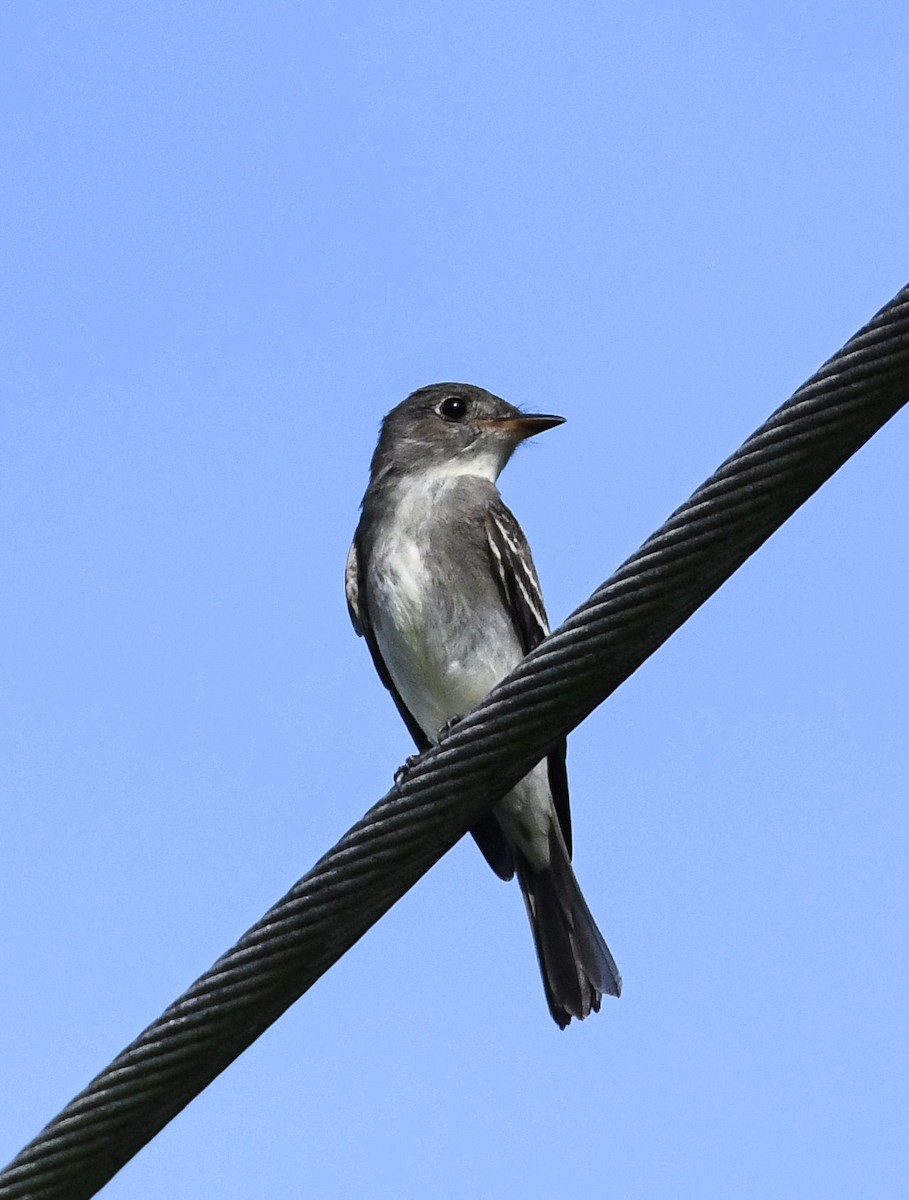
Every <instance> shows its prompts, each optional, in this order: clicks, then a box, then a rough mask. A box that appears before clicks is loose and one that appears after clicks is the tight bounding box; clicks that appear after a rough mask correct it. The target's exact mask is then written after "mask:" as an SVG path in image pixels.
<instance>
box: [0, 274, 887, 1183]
mask: <svg viewBox="0 0 909 1200" xmlns="http://www.w3.org/2000/svg"><path fill="white" fill-rule="evenodd" d="M907 399H909V286H907V287H906V288H904V289H903V290H902V291H901V292H900V293H899V294H898V295H897V296H896V297H895V298H894V300H893V301H892V302H891V303H890V304H888V305H887V306H886V307H885V308H884V309H882V310H881V311H880V312H879V313H878V314H877V316H876V317H874V318H873V319H872V320H871V321H870V322H869V324H868V325H867V326H866V327H865V328H864V329H862V330H861V331H860V332H859V333H857V334H856V335H855V337H853V338H852V339H851V340H850V341H849V342H848V343H847V344H846V346H845V347H844V348H843V349H842V350H841V351H840V352H839V353H838V354H837V355H835V356H834V357H833V358H832V359H830V361H829V362H827V363H826V364H825V365H824V366H823V367H821V369H820V370H819V371H818V372H817V374H816V375H814V376H813V377H812V378H811V379H810V380H809V381H808V382H807V383H806V384H805V385H804V386H803V387H801V388H800V389H799V390H798V391H797V392H796V393H795V395H794V396H793V397H792V399H791V400H789V401H788V402H787V403H786V404H784V405H783V406H782V407H781V408H779V409H778V410H777V411H776V412H775V413H774V414H773V415H772V416H771V417H770V418H769V420H768V421H767V422H766V423H765V424H764V425H762V426H761V428H760V429H758V430H757V432H756V433H754V434H753V435H752V436H751V437H750V438H749V439H748V440H747V441H746V442H745V443H744V445H743V446H741V448H740V449H739V450H738V451H737V452H736V453H735V454H734V455H732V457H730V458H728V459H727V460H726V461H725V462H724V463H723V464H722V466H720V468H719V469H718V470H717V471H716V472H715V473H714V474H713V475H712V476H711V477H710V479H708V480H707V481H706V483H704V484H703V485H702V486H701V487H700V488H698V490H697V491H696V492H695V493H694V495H693V496H692V497H691V498H690V499H689V500H688V501H687V502H686V503H685V504H683V505H682V507H681V508H679V509H677V510H676V512H675V513H673V514H672V516H671V517H670V518H669V520H668V521H666V523H665V524H664V525H663V526H662V527H661V528H660V529H658V530H657V531H656V533H654V534H653V535H652V536H651V537H650V538H649V539H648V540H647V541H646V542H645V543H644V545H643V546H642V547H641V549H640V550H638V552H637V553H636V554H634V555H632V557H631V558H629V559H628V560H627V561H626V562H625V563H624V564H623V565H622V566H621V567H620V568H619V569H618V571H616V573H615V574H614V575H613V576H612V578H611V579H609V580H608V581H607V582H606V583H604V584H603V585H602V587H600V588H598V589H597V591H596V592H594V594H593V595H592V596H591V597H590V599H589V600H588V601H587V602H586V603H585V604H583V605H582V606H581V607H580V608H579V609H577V610H576V611H575V612H574V613H573V614H572V615H571V616H570V617H569V618H568V620H567V621H566V622H565V623H564V624H563V625H562V626H561V627H560V628H559V629H557V630H556V631H555V632H554V633H553V634H551V635H550V637H548V638H547V639H546V640H545V641H544V642H542V643H541V644H540V646H539V647H537V649H536V650H535V651H534V652H533V653H532V654H530V655H529V656H528V657H527V658H526V659H525V660H524V661H523V662H522V663H521V664H520V666H519V667H518V668H517V669H516V670H515V671H514V672H513V673H512V674H511V675H510V676H509V677H508V678H507V679H506V680H504V681H503V682H502V683H501V684H500V685H499V686H498V687H497V688H496V689H495V690H494V691H493V692H492V693H491V694H490V695H489V696H488V697H487V699H486V700H485V701H484V702H483V704H481V705H480V706H479V707H478V708H476V709H474V710H473V712H472V713H470V714H468V715H467V716H466V717H465V718H464V719H463V720H462V721H461V722H459V724H458V725H457V726H456V727H455V728H454V729H453V730H452V732H451V733H450V734H449V735H448V736H447V737H446V738H445V740H444V741H443V743H442V745H441V746H440V747H438V748H437V749H435V750H433V751H431V752H430V753H428V754H426V755H425V756H424V758H422V759H421V760H420V762H419V763H417V764H416V766H415V767H413V768H412V770H411V771H410V772H409V773H408V774H407V776H406V778H405V779H404V781H403V782H402V784H401V786H400V787H396V788H395V789H393V790H392V791H391V792H389V793H388V794H387V795H386V796H385V797H384V798H383V799H382V800H381V801H380V802H379V803H378V804H377V805H375V806H374V807H373V808H371V809H370V810H369V812H368V813H366V815H365V816H364V817H363V819H362V820H361V821H359V822H358V823H357V824H356V825H354V826H353V828H352V829H350V830H349V832H348V833H347V834H345V836H344V837H343V838H342V839H341V841H340V842H339V843H338V844H337V845H336V846H335V847H334V848H333V849H332V850H330V851H329V852H328V853H327V854H326V855H325V856H324V857H323V858H321V859H320V860H319V862H318V863H316V865H315V866H314V867H313V868H312V870H311V871H310V872H309V873H308V874H307V875H305V876H304V877H303V878H302V879H301V880H300V881H299V883H297V884H296V886H295V887H294V888H292V889H291V891H290V892H288V894H287V895H286V896H285V897H284V898H283V899H282V900H280V901H279V902H278V903H277V904H276V905H275V906H274V907H273V908H272V909H270V910H269V911H268V912H267V913H266V914H265V916H264V917H263V918H262V920H261V921H259V922H258V924H256V925H255V926H253V928H252V929H250V930H249V932H248V933H247V934H246V935H245V936H244V937H243V938H242V939H241V940H240V941H239V942H238V943H237V945H236V946H234V947H233V948H232V949H231V950H229V951H228V952H227V953H226V954H224V955H223V956H222V957H221V958H220V959H219V960H218V961H217V962H216V963H215V964H214V966H213V967H212V968H211V970H209V971H207V972H206V973H205V974H204V975H203V976H201V978H200V979H198V980H197V981H196V982H195V983H194V984H193V985H192V987H191V988H190V989H189V990H188V991H187V992H186V993H184V995H183V996H181V997H180V998H179V999H178V1000H177V1001H175V1002H174V1004H172V1005H171V1006H170V1008H168V1009H167V1010H166V1012H165V1013H164V1014H163V1015H162V1016H161V1017H160V1018H159V1019H158V1020H157V1021H155V1022H154V1023H153V1024H152V1025H150V1026H149V1027H148V1029H146V1030H145V1032H144V1033H142V1034H141V1035H140V1036H139V1037H138V1038H137V1039H136V1041H134V1042H133V1043H132V1045H130V1046H128V1047H127V1048H126V1050H124V1051H123V1052H122V1053H121V1054H120V1055H118V1057H117V1058H116V1059H115V1060H114V1061H113V1062H112V1063H111V1064H110V1066H109V1067H107V1068H106V1069H105V1070H104V1071H102V1072H101V1074H100V1075H98V1076H97V1077H96V1078H95V1079H94V1080H93V1081H92V1082H91V1083H90V1084H89V1086H88V1087H87V1088H86V1089H85V1091H83V1092H82V1093H80V1095H78V1096H77V1097H76V1098H75V1099H74V1100H73V1101H72V1102H71V1103H70V1104H69V1105H67V1107H66V1108H65V1109H64V1110H63V1111H62V1112H61V1113H60V1114H59V1116H57V1117H56V1118H55V1119H54V1120H53V1121H51V1122H50V1124H49V1125H47V1126H46V1128H45V1129H44V1130H43V1131H42V1132H41V1133H40V1134H39V1135H38V1136H37V1137H36V1138H35V1140H34V1141H32V1142H31V1143H30V1144H29V1145H28V1146H26V1147H25V1149H24V1150H22V1152H21V1153H20V1154H19V1155H18V1157H17V1158H16V1159H15V1160H14V1161H13V1162H12V1163H11V1164H10V1165H9V1167H7V1169H6V1170H5V1171H4V1172H3V1173H2V1174H0V1200H13V1198H14V1197H16V1198H25V1197H28V1198H29V1200H51V1198H55V1200H64V1198H65V1200H79V1198H81V1197H87V1196H91V1195H94V1193H95V1192H96V1191H97V1190H98V1189H99V1188H100V1187H102V1186H103V1185H104V1184H105V1183H106V1182H107V1181H108V1180H109V1179H110V1178H111V1177H112V1176H113V1175H114V1174H115V1173H116V1172H117V1171H118V1170H119V1169H120V1167H122V1166H123V1165H124V1164H125V1163H126V1162H127V1161H128V1160H129V1159H130V1158H131V1157H132V1156H133V1155H134V1154H135V1153H136V1152H137V1151H138V1150H139V1149H141V1147H142V1146H144V1145H145V1144H146V1142H148V1141H149V1140H150V1139H151V1138H152V1137H154V1135H155V1134H156V1133H157V1132H158V1131H159V1130H160V1129H162V1128H163V1126H164V1125H166V1124H167V1122H168V1121H169V1120H170V1119H171V1118H172V1117H173V1116H175V1115H176V1114H177V1113H178V1112H179V1111H180V1110H181V1109H182V1108H183V1107H184V1106H185V1105H186V1104H188V1103H189V1101H190V1100H191V1099H192V1098H193V1096H195V1095H197V1094H198V1093H199V1092H200V1091H201V1090H202V1089H203V1088H204V1087H206V1086H207V1084H208V1083H210V1082H211V1080H212V1079H214V1078H215V1076H217V1075H218V1074H219V1073H220V1072H221V1071H223V1070H224V1068H225V1067H227V1066H228V1065H229V1064H230V1063H231V1062H232V1061H233V1060H234V1059H235V1058H236V1057H237V1056H238V1055H239V1054H240V1053H241V1052H242V1051H243V1050H244V1049H245V1048H246V1047H247V1046H249V1045H250V1043H251V1042H253V1041H254V1040H255V1039H256V1038H257V1037H258V1036H259V1034H261V1033H262V1032H264V1030H265V1029H267V1028H268V1026H269V1025H270V1024H271V1023H272V1022H273V1021H274V1020H276V1019H277V1017H279V1016H280V1015H281V1013H282V1012H284V1010H285V1009H286V1008H288V1007H289V1006H290V1005H291V1004H292V1003H293V1002H294V1001H295V1000H296V999H298V997H299V996H301V995H302V994H303V992H305V991H306V990H307V989H308V988H309V987H310V986H311V985H312V984H313V983H314V982H315V980H316V979H318V977H319V976H320V975H321V974H322V973H323V972H324V971H326V970H327V969H328V968H329V967H330V966H331V965H332V964H333V963H334V962H336V961H337V959H338V958H340V956H341V955H342V954H343V953H344V952H345V951H346V950H347V949H349V947H350V946H352V945H353V943H354V942H356V941H357V939H358V938H360V937H361V936H362V935H363V934H364V933H365V932H366V930H367V929H369V928H370V926H371V925H373V924H374V923H375V922H376V921H377V920H378V919H379V917H381V916H382V914H383V913H385V912H386V911H387V910H388V909H389V908H390V907H391V905H392V904H394V903H395V901H396V900H398V899H400V897H401V896H402V895H404V893H405V892H406V891H407V890H408V889H409V888H410V887H411V886H412V885H413V884H414V883H415V882H416V881H417V880H418V879H419V878H420V877H421V875H423V874H424V873H425V872H426V871H427V870H428V869H429V868H430V867H431V866H432V865H433V863H435V862H436V861H438V859H439V858H441V856H442V855H443V854H444V853H445V852H446V851H447V850H449V849H450V848H451V847H452V846H453V845H454V844H455V842H456V841H457V840H458V839H459V838H460V837H461V836H462V835H463V834H464V833H465V832H466V831H467V830H468V829H469V828H470V826H472V825H473V824H475V822H476V820H477V818H478V817H479V816H481V815H482V813H483V812H485V811H486V810H487V809H488V808H489V807H490V806H491V805H492V804H493V803H494V802H495V801H496V800H497V799H498V798H499V797H501V796H502V795H504V793H505V792H506V791H507V790H508V789H509V788H510V787H511V786H512V785H513V784H514V783H516V782H517V780H518V779H520V778H521V777H522V776H523V775H524V774H526V773H527V771H528V770H529V769H530V767H531V766H532V765H533V764H534V763H536V762H537V761H539V759H540V758H542V757H543V755H544V754H545V752H546V751H547V750H548V748H549V747H550V746H551V745H552V744H553V743H554V742H555V741H556V740H557V739H558V738H560V737H561V736H563V735H564V734H565V733H567V732H568V731H569V730H571V729H573V728H574V727H575V726H576V725H577V724H578V723H579V722H580V721H581V720H582V719H583V718H584V717H585V716H587V715H588V714H589V713H590V712H591V711H592V710H593V709H594V708H595V707H596V706H597V705H598V704H600V703H602V701H603V700H605V699H606V697H607V696H609V695H610V694H611V693H612V692H613V691H614V690H615V689H616V688H617V687H618V686H619V684H620V683H622V682H623V681H624V680H625V679H627V678H628V676H629V675H631V673H632V672H633V671H635V670H636V669H637V668H638V667H639V666H640V665H641V663H643V662H644V661H645V659H646V658H648V657H649V655H650V654H652V653H653V651H654V650H656V649H657V648H658V647H659V646H660V645H661V644H662V643H663V642H664V641H665V640H666V639H667V638H668V637H669V636H670V634H671V633H673V632H674V631H675V630H676V629H678V627H679V626H680V625H681V624H682V623H683V622H684V621H685V620H686V619H687V618H688V617H689V616H690V615H691V614H692V613H693V612H694V611H695V609H697V608H698V607H699V606H700V605H701V604H703V603H704V601H705V600H707V599H708V598H709V597H710V596H711V595H712V594H713V592H715V591H716V589H717V588H718V587H719V586H720V584H721V583H722V582H723V581H724V580H725V579H727V578H728V577H729V576H730V575H731V574H732V573H733V571H735V570H736V569H737V568H738V567H739V566H741V564H742V563H743V562H744V561H745V560H746V559H747V558H748V557H749V555H750V554H752V553H753V552H754V551H755V550H756V549H757V548H758V546H760V545H761V544H762V543H763V542H764V541H765V540H766V539H767V538H768V537H769V536H770V534H771V533H773V532H774V530H776V529H777V528H779V526H780V525H781V524H782V523H783V522H784V521H785V520H786V518H787V517H789V516H790V515H791V514H792V513H793V512H794V511H795V510H796V509H797V508H798V507H799V505H801V504H803V503H804V501H805V500H807V499H808V497H809V496H811V495H812V493H813V492H815V491H816V490H817V488H818V487H820V485H821V484H822V483H823V482H824V480H826V479H828V478H829V477H830V475H832V474H833V472H834V471H835V470H836V469H837V468H838V467H840V466H841V465H842V464H843V463H844V462H845V461H846V459H848V458H849V457H850V455H852V454H854V453H855V451H856V450H858V449H859V448H860V447H861V446H862V445H863V444H864V443H865V442H866V441H867V440H868V439H869V438H870V437H871V435H872V434H873V433H875V432H876V431H877V430H878V429H879V428H880V427H881V426H882V425H883V424H884V423H885V422H886V421H887V420H888V419H889V418H890V417H891V416H893V415H894V413H896V412H897V411H898V410H899V409H900V408H901V407H902V406H903V404H904V403H905V402H906V401H907Z"/></svg>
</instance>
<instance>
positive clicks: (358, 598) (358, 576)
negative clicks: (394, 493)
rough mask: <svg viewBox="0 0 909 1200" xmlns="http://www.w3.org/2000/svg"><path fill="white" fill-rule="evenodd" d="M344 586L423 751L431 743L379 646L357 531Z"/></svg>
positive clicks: (357, 623)
mask: <svg viewBox="0 0 909 1200" xmlns="http://www.w3.org/2000/svg"><path fill="white" fill-rule="evenodd" d="M344 589H345V591H346V592H347V611H348V612H349V613H350V621H351V624H352V625H353V627H354V632H355V633H356V634H357V635H358V636H359V637H361V638H365V639H366V645H367V646H368V647H369V653H370V655H371V656H372V662H373V666H374V667H375V669H376V674H377V675H378V676H379V678H380V679H381V680H382V682H383V683H384V684H385V686H386V687H387V688H388V690H389V691H390V692H391V698H392V700H394V702H395V707H396V708H397V710H398V712H399V713H400V714H401V720H402V721H403V722H404V724H405V725H406V726H407V728H408V730H409V731H410V736H411V737H412V738H413V740H414V742H415V743H416V747H417V749H418V750H419V752H420V753H421V754H422V753H423V752H424V751H425V750H428V749H429V747H430V745H431V743H430V741H429V738H428V737H427V736H426V734H425V733H424V732H423V730H422V729H421V728H420V726H419V725H418V724H417V721H416V718H415V717H414V715H413V713H412V712H411V711H410V709H409V708H408V707H407V705H406V704H405V703H404V701H403V700H402V699H401V696H400V693H399V692H398V689H397V688H396V687H395V685H394V681H393V680H392V678H391V675H390V674H389V671H388V668H387V667H386V666H385V660H384V659H383V658H382V654H381V651H380V650H379V644H378V642H377V641H376V635H375V633H374V632H373V628H372V622H371V621H370V619H369V609H368V607H367V604H366V587H365V584H364V581H363V565H362V563H361V561H360V553H359V550H358V548H357V538H356V535H354V540H353V541H352V542H351V544H350V551H349V552H348V555H347V568H346V570H345V572H344Z"/></svg>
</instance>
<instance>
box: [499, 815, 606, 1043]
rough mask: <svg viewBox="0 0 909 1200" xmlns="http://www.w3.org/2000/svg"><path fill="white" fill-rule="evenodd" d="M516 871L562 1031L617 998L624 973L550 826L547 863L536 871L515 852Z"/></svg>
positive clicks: (553, 1010) (552, 1008)
mask: <svg viewBox="0 0 909 1200" xmlns="http://www.w3.org/2000/svg"><path fill="white" fill-rule="evenodd" d="M516 858H517V864H516V866H517V874H518V881H519V883H520V885H521V892H522V893H523V896H524V903H525V904H526V906H527V915H528V916H529V917H530V925H531V928H532V930H533V940H534V944H535V946H536V951H537V958H538V960H539V963H540V973H541V975H542V976H543V988H544V990H545V992H546V1001H547V1003H548V1004H549V1011H550V1012H551V1013H552V1017H553V1020H554V1021H555V1022H556V1024H557V1025H558V1026H559V1027H560V1028H561V1029H564V1028H565V1026H566V1025H567V1024H568V1023H569V1021H570V1020H571V1018H572V1017H576V1018H577V1019H578V1020H579V1021H583V1019H584V1018H585V1017H587V1016H589V1015H590V1013H591V1012H599V1008H600V1000H601V998H602V997H603V996H604V995H607V996H619V995H620V994H621V991H622V977H621V975H620V974H619V969H618V967H617V966H616V963H615V959H614V958H613V957H612V954H611V953H610V951H609V947H608V946H607V945H606V942H605V940H604V939H603V935H602V934H601V933H600V931H599V929H598V928H597V925H596V922H595V921H594V919H593V917H592V916H591V913H590V909H589V908H588V907H587V902H586V901H585V899H584V897H583V895H582V894H581V889H580V887H579V886H578V881H577V879H576V878H575V874H574V871H573V870H572V868H571V863H570V862H569V860H568V853H567V851H566V850H565V845H564V842H563V841H562V839H561V837H559V835H558V831H557V829H555V828H554V829H553V833H552V836H551V838H550V856H549V858H550V861H549V864H548V866H547V867H545V868H544V869H542V870H537V869H535V868H533V867H532V866H530V864H529V863H528V862H527V861H526V860H525V859H524V857H523V855H521V854H520V853H518V854H517V855H516Z"/></svg>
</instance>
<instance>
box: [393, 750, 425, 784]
mask: <svg viewBox="0 0 909 1200" xmlns="http://www.w3.org/2000/svg"><path fill="white" fill-rule="evenodd" d="M422 757H423V755H422V754H408V756H407V758H406V759H405V760H404V762H403V763H402V764H401V766H400V767H398V769H397V771H395V787H397V788H399V787H401V785H402V784H403V783H404V782H405V780H406V779H407V776H408V775H409V774H410V772H411V771H412V770H413V769H414V767H415V766H416V765H417V763H418V762H419V761H420V759H421V758H422Z"/></svg>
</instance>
